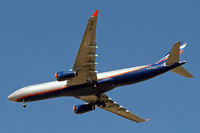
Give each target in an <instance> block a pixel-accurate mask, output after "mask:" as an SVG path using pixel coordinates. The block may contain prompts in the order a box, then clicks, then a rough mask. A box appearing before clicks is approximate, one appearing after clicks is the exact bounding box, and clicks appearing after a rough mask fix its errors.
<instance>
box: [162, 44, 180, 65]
mask: <svg viewBox="0 0 200 133" xmlns="http://www.w3.org/2000/svg"><path fill="white" fill-rule="evenodd" d="M179 51H180V42H177V43H175V44H174V46H173V47H172V49H171V52H170V54H169V57H168V59H167V61H166V63H165V64H166V65H167V66H171V65H173V64H175V63H179V58H180V52H179Z"/></svg>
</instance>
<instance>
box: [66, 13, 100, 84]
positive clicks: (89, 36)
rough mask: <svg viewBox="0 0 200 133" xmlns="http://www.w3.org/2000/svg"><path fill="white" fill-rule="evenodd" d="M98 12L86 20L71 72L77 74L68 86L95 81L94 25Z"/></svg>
mask: <svg viewBox="0 0 200 133" xmlns="http://www.w3.org/2000/svg"><path fill="white" fill-rule="evenodd" d="M97 16H98V10H96V11H95V13H94V14H93V15H92V17H90V19H89V20H88V24H87V27H86V29H85V33H84V35H83V39H82V42H81V45H80V48H79V51H78V54H77V56H76V60H75V62H74V66H73V68H72V69H73V70H74V71H76V72H77V76H76V77H74V78H72V79H70V80H69V81H68V85H78V84H83V83H86V82H87V81H89V82H92V81H97V76H96V71H95V64H96V62H95V60H96V56H97V55H96V48H97V46H96V41H95V36H96V24H97Z"/></svg>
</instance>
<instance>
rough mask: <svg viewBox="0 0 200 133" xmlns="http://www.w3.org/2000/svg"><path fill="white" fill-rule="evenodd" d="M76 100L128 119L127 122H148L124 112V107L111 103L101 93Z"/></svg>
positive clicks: (109, 99)
mask: <svg viewBox="0 0 200 133" xmlns="http://www.w3.org/2000/svg"><path fill="white" fill-rule="evenodd" d="M77 98H78V99H81V100H83V101H86V102H87V103H90V104H95V105H96V106H97V107H99V108H102V109H104V110H107V111H109V112H112V113H115V114H117V115H119V116H122V117H124V118H126V119H129V120H132V121H135V122H138V123H139V122H144V121H148V120H149V119H146V120H144V119H142V118H140V117H138V116H136V115H134V114H133V113H131V112H130V111H128V110H126V109H125V108H124V107H122V106H120V105H119V104H117V103H116V102H114V101H112V99H111V98H109V97H108V96H107V95H105V94H103V93H101V94H100V95H98V96H96V95H90V96H80V97H77ZM98 103H104V104H105V105H104V106H102V105H98Z"/></svg>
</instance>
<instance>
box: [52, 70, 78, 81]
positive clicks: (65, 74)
mask: <svg viewBox="0 0 200 133" xmlns="http://www.w3.org/2000/svg"><path fill="white" fill-rule="evenodd" d="M76 75H77V74H76V72H75V71H61V72H56V73H55V77H56V79H57V81H64V80H68V79H70V78H73V77H75V76H76Z"/></svg>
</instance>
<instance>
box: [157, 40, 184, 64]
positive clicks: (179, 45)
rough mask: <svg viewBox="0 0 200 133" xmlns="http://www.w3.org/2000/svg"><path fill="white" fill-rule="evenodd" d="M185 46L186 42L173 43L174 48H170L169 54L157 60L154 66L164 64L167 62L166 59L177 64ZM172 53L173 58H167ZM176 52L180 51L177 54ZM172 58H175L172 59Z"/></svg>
mask: <svg viewBox="0 0 200 133" xmlns="http://www.w3.org/2000/svg"><path fill="white" fill-rule="evenodd" d="M186 45H187V43H186V42H182V41H180V42H177V43H175V44H174V46H173V47H172V50H171V51H170V52H168V53H167V54H166V55H165V56H164V57H163V58H162V59H161V60H159V61H158V62H156V63H155V64H163V63H165V62H166V61H167V60H168V58H171V59H170V60H173V62H179V55H180V54H181V53H183V50H184V48H185V46H186ZM172 51H173V53H174V54H173V57H169V55H170V53H171V52H172ZM178 51H180V52H178ZM178 53H179V54H178ZM174 56H175V57H176V58H174ZM177 59H178V60H177ZM169 62H171V61H169ZM169 62H168V63H169Z"/></svg>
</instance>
